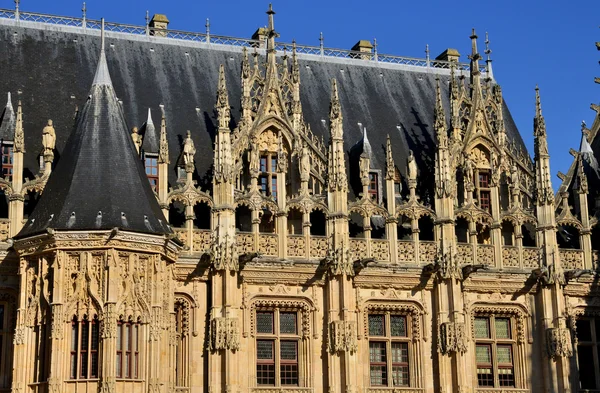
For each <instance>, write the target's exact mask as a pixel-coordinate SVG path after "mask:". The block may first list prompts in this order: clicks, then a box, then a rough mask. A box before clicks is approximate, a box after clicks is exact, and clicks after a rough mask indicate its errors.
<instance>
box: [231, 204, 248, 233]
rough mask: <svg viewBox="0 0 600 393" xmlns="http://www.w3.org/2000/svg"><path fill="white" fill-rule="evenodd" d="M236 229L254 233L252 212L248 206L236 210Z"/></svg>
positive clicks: (241, 206)
mask: <svg viewBox="0 0 600 393" xmlns="http://www.w3.org/2000/svg"><path fill="white" fill-rule="evenodd" d="M235 228H236V229H237V230H238V231H240V232H252V211H251V210H250V208H249V207H248V206H246V205H239V206H238V207H237V208H236V209H235Z"/></svg>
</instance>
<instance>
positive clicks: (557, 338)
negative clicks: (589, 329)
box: [546, 328, 573, 360]
mask: <svg viewBox="0 0 600 393" xmlns="http://www.w3.org/2000/svg"><path fill="white" fill-rule="evenodd" d="M546 346H547V350H548V356H549V357H550V358H552V359H555V360H556V359H558V358H561V357H564V358H569V357H571V356H573V344H572V342H571V331H570V330H569V329H567V328H550V329H546Z"/></svg>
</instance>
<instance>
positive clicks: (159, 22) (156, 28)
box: [148, 14, 169, 37]
mask: <svg viewBox="0 0 600 393" xmlns="http://www.w3.org/2000/svg"><path fill="white" fill-rule="evenodd" d="M148 26H149V27H150V35H153V36H156V37H165V36H166V35H167V27H168V26H169V19H167V16H166V15H163V14H154V16H153V17H152V19H151V20H150V23H149V25H148Z"/></svg>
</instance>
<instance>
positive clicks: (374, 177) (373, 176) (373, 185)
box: [369, 172, 379, 203]
mask: <svg viewBox="0 0 600 393" xmlns="http://www.w3.org/2000/svg"><path fill="white" fill-rule="evenodd" d="M369 198H371V200H372V201H373V202H375V203H378V202H379V176H378V174H377V173H376V172H369Z"/></svg>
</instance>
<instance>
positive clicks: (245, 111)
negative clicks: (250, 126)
mask: <svg viewBox="0 0 600 393" xmlns="http://www.w3.org/2000/svg"><path fill="white" fill-rule="evenodd" d="M251 75H252V69H251V68H250V61H249V60H248V50H247V49H246V48H244V59H243V60H242V105H241V106H242V119H241V122H242V123H248V122H249V120H250V117H251V114H252V99H251V97H250V90H251V86H250V84H251V82H250V77H251ZM240 128H243V127H240Z"/></svg>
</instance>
